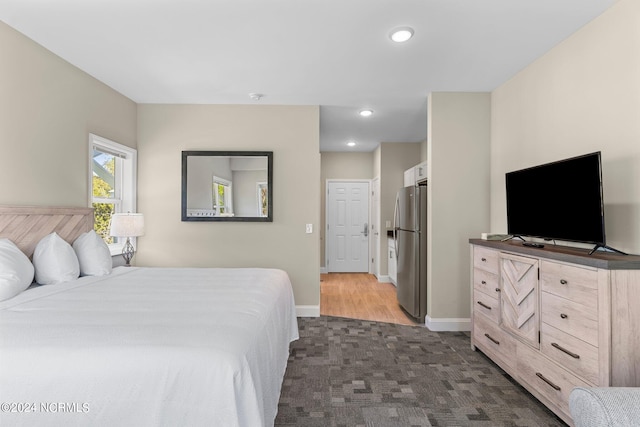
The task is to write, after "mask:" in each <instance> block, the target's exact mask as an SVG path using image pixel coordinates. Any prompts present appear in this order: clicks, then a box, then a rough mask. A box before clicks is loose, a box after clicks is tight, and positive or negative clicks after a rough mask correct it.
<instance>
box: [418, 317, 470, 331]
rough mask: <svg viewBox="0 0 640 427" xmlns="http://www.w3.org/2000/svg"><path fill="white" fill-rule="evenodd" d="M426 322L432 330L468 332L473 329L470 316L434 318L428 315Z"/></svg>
mask: <svg viewBox="0 0 640 427" xmlns="http://www.w3.org/2000/svg"><path fill="white" fill-rule="evenodd" d="M424 324H425V326H426V327H427V328H429V330H430V331H435V332H458V331H464V332H467V331H470V330H471V319H468V318H467V319H465V318H460V319H456V318H449V319H447V318H442V319H434V318H432V317H431V316H426V317H425V319H424Z"/></svg>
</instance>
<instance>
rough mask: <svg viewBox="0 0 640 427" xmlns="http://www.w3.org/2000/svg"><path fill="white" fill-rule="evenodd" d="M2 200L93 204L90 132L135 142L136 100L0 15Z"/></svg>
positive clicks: (49, 203)
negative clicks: (64, 58)
mask: <svg viewBox="0 0 640 427" xmlns="http://www.w3.org/2000/svg"><path fill="white" fill-rule="evenodd" d="M0 94H1V95H0V149H1V150H2V155H0V182H2V186H1V187H0V204H19V205H56V206H88V203H89V200H88V197H89V196H88V195H89V189H88V182H89V180H88V163H89V160H88V159H89V154H88V148H87V147H88V141H89V133H94V134H97V135H100V136H103V137H105V138H109V139H111V140H114V141H117V142H120V143H121V144H125V145H128V146H130V147H135V146H136V104H135V103H134V102H133V101H131V100H130V99H128V98H126V97H124V96H122V95H121V94H119V93H118V92H116V91H114V90H113V89H111V88H109V87H108V86H106V85H104V84H103V83H101V82H99V81H98V80H96V79H94V78H93V77H91V76H89V75H88V74H86V73H84V72H83V71H80V70H79V69H78V68H76V67H74V66H72V65H71V64H69V63H68V62H65V61H64V60H62V59H61V58H59V57H58V56H56V55H54V54H53V53H51V52H50V51H48V50H46V49H45V48H43V47H42V46H40V45H38V44H36V43H34V42H33V41H32V40H30V39H28V38H26V37H25V36H23V35H22V34H20V33H18V32H17V31H15V30H13V29H12V28H10V27H9V26H7V25H6V24H4V23H3V22H0Z"/></svg>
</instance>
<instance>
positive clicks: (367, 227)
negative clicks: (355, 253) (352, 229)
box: [363, 222, 369, 237]
mask: <svg viewBox="0 0 640 427" xmlns="http://www.w3.org/2000/svg"><path fill="white" fill-rule="evenodd" d="M363 233H364V237H369V224H367V223H366V222H365V223H364V231H363Z"/></svg>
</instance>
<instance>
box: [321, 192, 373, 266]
mask: <svg viewBox="0 0 640 427" xmlns="http://www.w3.org/2000/svg"><path fill="white" fill-rule="evenodd" d="M326 200H327V233H326V236H327V244H326V245H327V256H326V259H327V271H329V272H338V273H351V272H364V273H367V272H369V224H368V221H369V183H368V182H346V181H345V182H342V181H329V182H328V185H327V199H326Z"/></svg>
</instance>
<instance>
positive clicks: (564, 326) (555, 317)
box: [540, 292, 598, 347]
mask: <svg viewBox="0 0 640 427" xmlns="http://www.w3.org/2000/svg"><path fill="white" fill-rule="evenodd" d="M541 296H542V301H541V304H540V306H541V308H542V316H541V321H542V323H546V324H548V325H551V326H553V327H555V328H557V329H560V330H561V331H562V332H565V333H567V334H569V335H573V336H574V337H576V338H579V339H581V340H582V341H586V342H588V343H589V344H591V345H593V346H595V347H597V346H598V311H597V310H594V309H593V308H590V307H585V306H584V305H580V304H577V303H575V302H573V301H570V300H568V299H565V298H561V297H559V296H556V295H553V294H550V293H548V292H542V293H541Z"/></svg>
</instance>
